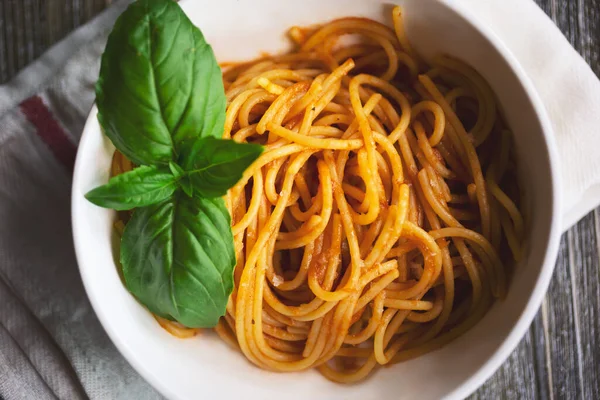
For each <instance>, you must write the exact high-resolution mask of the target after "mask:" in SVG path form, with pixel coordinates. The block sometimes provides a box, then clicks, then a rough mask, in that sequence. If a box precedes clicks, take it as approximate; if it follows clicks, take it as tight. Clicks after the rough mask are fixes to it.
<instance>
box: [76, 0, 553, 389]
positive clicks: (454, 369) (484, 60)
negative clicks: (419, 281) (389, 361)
mask: <svg viewBox="0 0 600 400" xmlns="http://www.w3.org/2000/svg"><path fill="white" fill-rule="evenodd" d="M180 4H181V6H182V8H183V9H184V11H185V12H186V13H187V14H188V16H189V17H190V19H191V20H192V22H194V23H195V24H196V25H197V26H199V27H200V28H201V29H202V31H203V33H204V35H205V36H206V38H207V40H208V42H209V43H211V44H212V46H213V49H214V51H215V53H216V55H217V58H218V59H219V60H220V61H236V60H240V61H241V60H245V59H251V58H254V57H256V56H258V55H259V54H260V53H261V52H279V51H285V50H286V49H287V48H288V46H289V45H290V44H289V42H288V40H287V39H286V36H285V34H286V32H287V29H288V28H289V27H291V26H293V25H312V24H315V23H319V22H326V21H328V20H331V19H334V18H338V17H345V16H364V17H368V18H372V19H376V20H380V21H383V22H387V23H391V21H390V19H391V8H392V6H393V5H395V4H400V5H402V6H403V8H404V15H405V17H404V20H405V25H406V31H407V35H408V37H409V39H410V40H411V42H412V44H413V46H414V47H415V48H416V49H417V51H418V52H420V53H421V54H422V55H423V56H425V58H428V57H431V56H433V55H436V54H438V53H446V54H450V55H453V56H455V57H457V58H460V59H462V60H463V61H465V62H467V63H469V64H470V65H472V66H473V67H475V68H476V69H477V70H478V71H479V72H480V73H481V74H482V75H483V76H484V77H485V79H486V80H487V81H488V82H489V84H490V85H491V86H492V88H493V90H494V91H495V93H496V96H497V99H498V102H499V105H500V107H501V109H502V110H503V112H504V114H505V116H506V119H507V121H508V123H509V125H510V126H511V128H512V129H513V131H514V137H515V141H516V151H517V159H518V166H519V171H520V179H521V186H522V188H523V191H524V192H525V204H524V212H525V214H526V218H527V221H528V232H527V233H528V234H527V237H528V243H527V246H526V252H525V255H524V257H523V259H522V261H521V262H520V263H519V264H518V265H517V267H516V271H515V273H514V276H513V278H512V282H511V285H510V288H509V292H508V296H507V297H506V299H504V300H503V301H497V302H496V303H495V304H494V305H493V307H492V308H491V309H490V311H489V312H488V313H487V314H486V315H485V317H484V318H483V319H482V320H481V321H480V322H479V323H478V324H477V325H476V326H475V327H474V328H473V329H471V330H470V331H469V332H467V333H466V334H465V335H463V336H461V337H459V338H458V339H456V340H455V341H453V342H451V343H450V344H448V345H446V346H445V347H443V348H441V349H439V350H437V351H434V352H432V353H429V354H427V355H425V356H422V357H419V358H417V359H414V360H410V361H407V362H404V363H401V364H397V365H394V366H391V367H388V368H381V369H379V370H378V371H377V372H376V373H375V374H373V376H371V377H370V378H368V379H367V380H366V381H364V382H361V383H359V384H354V385H340V384H335V383H332V382H329V381H327V380H326V379H325V378H323V377H322V376H321V375H320V374H318V373H317V372H316V371H305V372H301V373H274V372H267V371H263V370H261V369H259V368H257V367H255V366H254V365H252V364H251V363H250V362H248V361H247V360H246V359H245V358H244V357H243V356H242V355H241V354H240V353H239V352H237V351H235V350H233V349H231V348H229V347H228V346H227V345H226V344H225V343H223V342H222V341H221V340H220V339H219V338H218V337H217V336H216V335H215V334H213V333H212V332H203V333H201V334H200V335H199V336H197V337H196V338H194V339H187V340H182V339H177V338H175V337H173V336H171V335H170V334H169V333H167V332H166V331H165V330H163V329H162V328H161V327H160V326H159V325H158V323H156V321H155V319H154V318H153V317H152V316H151V315H150V313H148V312H147V311H146V309H144V308H143V307H142V306H141V305H140V304H139V303H138V302H137V301H136V300H135V299H134V298H133V297H132V296H131V295H130V294H129V292H128V291H127V290H126V289H125V287H124V286H123V284H122V282H121V280H120V278H119V274H118V272H117V268H116V263H115V260H116V259H117V258H118V250H117V249H118V248H117V246H116V240H115V237H114V234H113V227H112V224H113V221H114V218H115V215H114V212H113V211H111V210H106V209H103V208H99V207H96V206H94V205H93V204H91V203H90V202H88V201H87V200H86V199H85V198H84V194H85V193H86V192H87V191H88V190H90V189H92V188H94V187H96V186H98V185H101V184H104V183H106V182H107V180H108V178H109V165H110V162H111V156H112V153H113V151H114V147H113V146H112V144H111V143H110V142H109V140H108V139H107V138H106V137H105V136H103V135H102V133H101V130H100V126H99V124H98V120H97V110H96V108H94V109H93V110H92V111H91V113H90V115H89V118H88V121H87V123H86V125H85V128H84V132H83V135H82V138H81V143H80V145H79V152H78V155H77V161H76V166H75V175H74V180H73V193H72V219H73V221H72V222H73V234H74V241H75V249H76V254H77V260H78V263H79V268H80V271H81V276H82V279H83V283H84V285H85V289H86V291H87V294H88V296H89V298H90V301H91V303H92V306H93V308H94V310H95V311H96V314H97V315H98V318H99V319H100V322H101V323H102V325H103V326H104V328H105V329H106V331H107V333H108V335H109V336H110V338H111V339H112V341H113V342H114V343H115V345H116V346H117V348H118V349H119V350H120V351H121V353H122V354H123V355H124V356H125V357H126V358H127V360H128V361H129V362H130V363H131V364H132V365H133V367H134V368H135V369H137V370H138V371H139V373H140V374H141V375H142V376H143V377H144V378H145V379H146V380H147V381H148V382H149V383H150V384H152V385H153V386H154V387H155V388H156V389H158V390H159V391H160V392H161V393H162V394H163V395H165V396H166V397H168V398H171V399H193V398H198V397H203V398H227V399H229V398H238V397H240V396H244V398H245V399H248V400H250V399H268V398H281V396H285V398H286V399H296V398H297V399H307V398H310V399H328V400H335V399H344V400H349V399H360V400H367V399H379V398H383V397H384V396H386V397H389V396H394V398H396V399H413V398H419V399H422V400H425V399H440V398H448V399H454V398H462V397H465V396H467V395H469V394H470V393H472V392H473V391H474V390H475V389H476V388H477V387H478V386H479V385H481V384H482V383H483V382H484V381H485V380H486V379H487V378H488V377H489V376H490V375H491V374H492V373H493V372H494V371H495V370H496V369H497V368H498V367H499V366H500V365H501V363H502V362H503V361H504V360H505V359H506V358H507V357H508V356H509V355H510V353H511V351H512V350H513V349H514V348H515V347H516V345H517V344H518V342H519V340H520V339H521V337H522V336H523V335H524V334H525V332H526V330H527V329H528V327H529V325H530V323H531V321H532V319H533V317H534V315H535V313H536V312H537V310H538V308H539V306H540V304H541V301H542V299H543V296H544V293H545V291H546V289H547V286H548V283H549V281H550V277H551V275H552V271H553V267H554V262H555V259H556V255H557V250H558V243H559V236H560V222H561V221H560V213H559V203H560V195H559V194H560V182H559V174H558V171H557V165H558V161H557V160H558V158H557V151H556V148H555V144H554V142H553V139H552V132H551V128H550V123H549V121H548V118H547V116H546V114H545V111H544V109H543V106H542V104H541V102H540V100H539V98H538V96H537V94H536V93H535V90H534V89H533V86H532V84H531V83H530V81H529V80H528V78H527V76H525V74H524V72H523V70H522V69H521V67H520V66H519V64H518V62H517V61H516V59H515V58H514V57H513V56H512V55H511V54H510V52H509V51H508V50H507V49H506V47H505V46H504V45H503V44H502V42H501V41H500V39H499V38H498V37H496V36H495V35H494V34H493V33H492V32H491V31H490V30H488V29H487V28H486V27H485V26H483V25H482V24H481V23H479V22H478V21H477V20H476V19H475V18H474V17H473V16H472V15H471V14H469V12H468V10H466V9H464V8H463V7H462V6H461V4H460V2H456V1H452V0H399V1H393V2H390V1H386V0H371V1H364V0H328V1H323V0H304V1H302V2H300V1H292V0H289V1H282V0H257V1H252V2H250V1H239V0H221V1H219V2H216V1H215V2H200V1H181V2H180Z"/></svg>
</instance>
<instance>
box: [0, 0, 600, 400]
mask: <svg viewBox="0 0 600 400" xmlns="http://www.w3.org/2000/svg"><path fill="white" fill-rule="evenodd" d="M495 1H496V0H495ZM497 1H500V0H497ZM523 1H527V0H523ZM535 1H536V3H537V4H538V5H539V6H540V7H541V8H542V9H543V10H544V11H545V12H546V14H548V15H549V16H550V17H551V18H552V19H553V21H554V22H555V23H556V25H557V26H558V27H559V29H560V30H561V31H562V32H563V33H564V34H565V36H566V37H567V39H568V40H569V41H570V42H571V44H572V45H573V46H574V47H575V49H577V51H579V53H580V54H581V55H582V56H583V58H584V59H585V60H586V61H587V62H588V64H589V65H590V66H591V68H592V70H593V71H594V72H595V73H596V74H597V75H599V74H600V0H535ZM110 3H111V0H0V83H3V82H6V81H8V80H9V79H10V78H11V77H13V76H14V75H15V74H16V73H17V72H18V71H19V70H20V69H22V68H23V67H24V66H25V65H27V64H29V63H30V62H32V61H33V60H35V59H36V58H37V57H39V56H40V55H41V54H42V53H43V52H44V51H45V50H46V49H48V48H49V47H50V46H51V45H52V44H53V43H55V42H57V41H58V40H60V39H62V38H63V37H64V36H65V35H67V34H68V33H69V32H71V31H72V30H73V29H75V28H77V27H78V26H80V25H82V24H84V23H85V22H86V21H88V20H89V19H90V18H92V17H93V16H95V15H96V14H97V13H99V12H100V11H101V10H102V9H104V8H105V7H106V6H107V5H109V4H110ZM549 84H550V83H549ZM596 111H598V112H600V110H596ZM599 318H600V209H597V210H596V211H594V212H593V213H591V214H589V215H588V216H586V217H585V218H584V219H583V220H582V221H580V222H579V223H578V224H577V225H576V226H575V227H573V228H572V229H571V230H570V231H569V232H567V233H566V234H565V235H564V236H563V238H562V241H561V249H560V254H559V258H558V261H557V265H556V272H555V274H554V278H553V280H552V282H551V284H550V288H549V292H548V295H547V296H546V299H545V300H544V303H543V306H542V308H541V310H540V312H539V313H538V314H537V316H536V318H535V319H534V321H533V323H532V325H531V328H530V330H529V331H528V333H527V334H526V335H525V337H524V338H523V340H522V341H521V343H520V344H519V346H518V347H517V349H516V350H515V351H514V352H513V354H512V355H511V356H510V357H509V359H508V360H507V361H506V362H505V363H504V364H503V365H502V367H501V368H500V369H499V370H498V371H497V372H496V373H495V374H494V375H493V376H492V377H491V378H490V379H489V380H488V381H487V382H486V383H485V384H484V385H482V386H481V388H479V390H478V391H477V392H476V393H474V394H473V395H472V396H471V399H482V400H483V399H486V400H487V399H496V398H503V399H557V400H558V399H600V320H599Z"/></svg>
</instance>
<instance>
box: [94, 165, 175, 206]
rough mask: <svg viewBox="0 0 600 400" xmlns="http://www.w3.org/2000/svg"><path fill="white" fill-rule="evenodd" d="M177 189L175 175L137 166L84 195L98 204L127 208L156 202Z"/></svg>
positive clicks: (164, 170)
mask: <svg viewBox="0 0 600 400" xmlns="http://www.w3.org/2000/svg"><path fill="white" fill-rule="evenodd" d="M176 189H177V178H176V177H175V176H173V175H172V174H171V173H170V172H169V170H168V169H166V168H159V167H154V166H153V167H148V166H141V167H138V168H136V169H134V170H132V171H129V172H126V173H124V174H121V175H117V176H115V177H113V178H111V179H110V181H108V183H107V184H106V185H103V186H100V187H97V188H96V189H94V190H91V191H89V192H88V193H87V194H86V195H85V198H86V199H88V200H89V201H91V202H92V203H94V204H96V205H97V206H100V207H105V208H112V209H115V210H130V209H132V208H136V207H143V206H148V205H150V204H154V203H159V202H161V201H163V200H165V199H167V198H169V197H170V196H171V195H172V194H173V193H174V192H175V190H176Z"/></svg>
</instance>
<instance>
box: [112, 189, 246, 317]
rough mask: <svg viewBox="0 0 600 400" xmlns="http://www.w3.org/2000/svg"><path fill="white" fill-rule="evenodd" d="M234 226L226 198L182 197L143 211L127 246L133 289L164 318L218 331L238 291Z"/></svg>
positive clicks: (126, 271) (126, 269)
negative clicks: (215, 328)
mask: <svg viewBox="0 0 600 400" xmlns="http://www.w3.org/2000/svg"><path fill="white" fill-rule="evenodd" d="M230 223H231V221H230V217H229V214H228V212H227V209H226V208H225V203H224V201H223V200H222V199H220V198H216V199H204V198H199V197H193V198H190V197H187V196H181V195H179V196H177V195H176V196H174V197H173V198H171V199H169V200H167V201H164V202H162V203H160V204H155V205H151V206H149V207H144V208H139V209H137V210H136V211H135V212H134V214H133V217H132V218H131V221H129V223H128V224H127V226H126V227H125V231H124V233H123V239H122V243H121V263H122V266H123V275H124V278H125V284H126V286H127V288H128V290H129V291H130V292H131V293H132V294H133V295H134V296H135V297H136V298H137V299H138V300H139V301H140V302H142V303H143V304H144V305H145V306H146V307H147V308H148V309H149V310H150V311H151V312H153V313H155V314H157V315H159V316H162V317H165V318H169V319H173V320H176V321H178V322H180V323H181V324H183V325H185V326H187V327H192V328H209V327H213V326H215V325H216V324H217V322H218V320H219V318H220V317H221V316H223V315H224V314H225V308H226V306H227V301H228V299H229V295H230V294H231V292H232V290H233V269H234V267H235V262H236V261H235V252H234V247H233V236H232V234H231V228H230Z"/></svg>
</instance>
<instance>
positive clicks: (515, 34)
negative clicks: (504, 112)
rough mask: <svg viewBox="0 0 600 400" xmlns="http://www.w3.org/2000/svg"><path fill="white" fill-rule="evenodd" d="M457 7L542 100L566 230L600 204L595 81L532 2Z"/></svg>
mask: <svg viewBox="0 0 600 400" xmlns="http://www.w3.org/2000/svg"><path fill="white" fill-rule="evenodd" d="M457 1H460V2H462V3H465V4H466V5H467V6H468V8H469V9H470V11H471V12H472V13H473V14H475V15H476V17H477V18H479V19H480V20H481V21H483V22H484V23H485V24H487V25H488V26H489V27H491V28H492V30H493V31H494V32H495V33H496V35H498V36H499V37H500V38H501V39H502V42H504V44H505V45H506V46H507V47H508V48H509V50H510V51H511V52H512V53H513V54H514V55H515V56H516V58H517V60H519V63H520V64H521V66H522V67H523V69H524V70H525V72H526V73H527V75H528V76H529V78H530V79H531V80H532V82H533V84H534V86H535V88H536V90H537V92H538V93H539V95H540V97H541V98H542V102H543V103H544V106H545V107H546V111H547V112H548V115H549V117H550V121H551V122H552V127H553V129H554V134H555V139H556V142H557V144H558V151H559V154H560V162H561V165H560V169H561V173H562V184H563V199H562V200H563V210H562V212H563V223H562V227H563V230H567V229H568V228H570V227H571V226H572V225H574V224H575V223H576V222H577V221H579V220H580V219H581V218H582V217H583V216H585V215H586V214H587V213H588V212H590V211H591V210H592V209H593V208H595V207H596V206H598V205H599V204H600V156H598V151H599V149H600V81H599V80H598V78H597V77H596V75H595V74H594V72H593V71H592V69H591V68H590V67H589V65H588V64H587V63H586V62H585V61H584V60H583V58H582V57H581V56H580V55H579V54H578V53H577V52H576V51H575V49H573V47H571V45H570V43H569V42H568V41H567V39H566V38H565V37H564V36H563V34H562V33H561V32H560V30H558V28H557V27H556V26H555V25H554V23H553V22H552V21H551V20H550V18H548V17H547V16H546V14H545V13H544V12H543V11H542V10H541V9H540V8H539V7H538V6H537V5H536V4H534V2H533V1H525V0H457Z"/></svg>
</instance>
